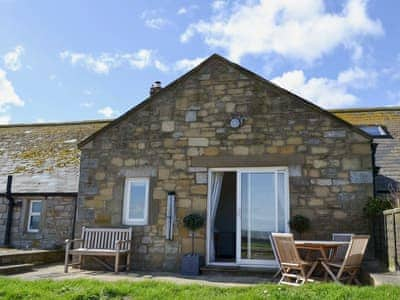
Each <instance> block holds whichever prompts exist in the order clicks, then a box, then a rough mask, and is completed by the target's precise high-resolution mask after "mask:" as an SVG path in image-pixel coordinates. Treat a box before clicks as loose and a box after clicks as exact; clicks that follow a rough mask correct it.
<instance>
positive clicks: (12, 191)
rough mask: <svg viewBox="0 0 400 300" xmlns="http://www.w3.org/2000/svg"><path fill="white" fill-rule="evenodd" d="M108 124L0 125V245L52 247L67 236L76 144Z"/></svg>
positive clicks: (75, 183) (74, 187) (75, 177)
mask: <svg viewBox="0 0 400 300" xmlns="http://www.w3.org/2000/svg"><path fill="white" fill-rule="evenodd" d="M107 123H108V122H107V121H99V122H97V121H96V122H92V121H85V122H77V123H54V124H21V125H2V126H0V246H11V247H16V248H42V249H52V248H57V247H61V246H63V244H64V241H65V239H67V238H71V237H72V233H73V228H74V216H75V207H76V198H77V192H78V178H79V155H80V152H79V149H78V147H77V144H78V141H80V140H82V139H84V138H85V137H87V136H89V135H91V134H92V133H93V132H95V131H97V130H98V129H100V128H101V127H103V126H104V125H106V124H107ZM9 176H12V177H9ZM7 186H8V188H7ZM7 223H8V225H7Z"/></svg>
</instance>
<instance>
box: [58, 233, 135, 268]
mask: <svg viewBox="0 0 400 300" xmlns="http://www.w3.org/2000/svg"><path fill="white" fill-rule="evenodd" d="M75 243H79V247H78V248H73V247H72V246H73V245H74V244H75ZM131 244H132V228H131V227H129V228H127V227H126V228H89V227H85V226H83V227H82V236H81V238H80V239H74V240H66V241H65V265H64V272H65V273H68V266H72V265H75V263H69V255H78V256H79V261H78V263H76V265H79V266H81V264H82V256H86V255H90V256H94V257H96V256H114V257H115V265H114V272H115V273H118V271H119V261H120V256H126V266H125V267H126V271H129V267H130V261H131ZM99 262H101V261H99ZM103 264H104V263H103Z"/></svg>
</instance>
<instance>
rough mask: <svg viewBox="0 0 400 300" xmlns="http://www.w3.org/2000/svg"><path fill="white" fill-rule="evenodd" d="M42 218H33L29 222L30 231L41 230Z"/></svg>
mask: <svg viewBox="0 0 400 300" xmlns="http://www.w3.org/2000/svg"><path fill="white" fill-rule="evenodd" d="M39 224H40V216H31V219H30V221H29V229H31V230H39Z"/></svg>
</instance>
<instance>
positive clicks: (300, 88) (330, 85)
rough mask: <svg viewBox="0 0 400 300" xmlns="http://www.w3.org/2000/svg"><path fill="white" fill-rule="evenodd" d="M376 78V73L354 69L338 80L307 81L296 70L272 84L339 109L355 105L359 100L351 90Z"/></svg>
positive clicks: (317, 79)
mask: <svg viewBox="0 0 400 300" xmlns="http://www.w3.org/2000/svg"><path fill="white" fill-rule="evenodd" d="M375 76H376V74H374V72H367V71H364V70H362V69H359V68H353V69H348V70H345V71H343V72H341V73H339V75H338V76H337V78H336V79H329V78H326V77H315V78H309V79H307V78H306V76H305V75H304V72H303V71H302V70H294V71H290V72H286V73H284V74H282V75H281V76H279V77H276V78H274V79H272V82H274V83H276V84H277V85H279V86H281V87H283V88H285V89H288V90H289V91H291V92H293V93H296V94H298V95H299V96H301V97H303V98H305V99H307V100H310V101H312V102H314V103H315V104H317V105H319V106H321V107H323V108H334V107H335V108H338V107H348V106H352V105H354V104H355V103H356V102H357V101H358V98H357V96H355V95H354V94H352V93H351V91H350V89H351V88H363V87H364V85H362V84H359V83H361V82H365V84H370V83H371V82H373V81H374V80H375Z"/></svg>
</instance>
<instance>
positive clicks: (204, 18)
mask: <svg viewBox="0 0 400 300" xmlns="http://www.w3.org/2000/svg"><path fill="white" fill-rule="evenodd" d="M399 11H400V2H399V1H395V0H385V1H382V0H380V1H378V0H370V1H366V0H343V1H339V0H338V1H330V0H325V1H323V0H279V1H278V0H263V1H252V0H250V1H222V0H217V1H210V2H207V1H123V0H118V1H101V0H86V1H84V0H68V1H61V0H60V1H44V0H37V1H30V0H25V1H22V0H21V1H19V0H0V41H1V42H0V123H3V124H5V123H22V122H24V123H31V122H49V121H72V120H84V119H101V118H113V117H116V116H118V114H120V113H123V112H124V111H126V110H127V109H129V108H130V107H132V106H134V105H136V104H138V103H139V102H140V101H142V100H143V99H144V98H146V96H147V95H148V91H149V87H150V85H151V83H152V82H153V81H155V80H161V81H162V83H163V85H165V84H167V83H168V82H170V81H172V80H174V79H175V78H177V77H178V76H180V75H182V74H183V73H185V72H186V71H187V70H189V69H191V68H192V67H194V66H195V65H196V64H198V63H199V62H200V61H202V60H203V59H204V58H206V57H208V56H209V55H211V54H212V53H219V54H221V55H223V56H225V57H227V58H229V59H231V60H233V61H235V62H238V63H240V64H241V65H243V66H244V67H246V68H248V69H250V70H252V71H254V72H256V73H258V74H260V75H262V76H263V77H265V78H267V79H270V80H272V81H274V82H275V83H277V84H279V85H281V86H283V87H285V88H288V89H290V90H292V91H294V92H296V93H298V94H300V95H302V96H303V97H305V98H307V99H308V100H310V101H313V102H314V103H316V104H318V105H321V106H322V107H324V108H337V107H374V106H394V105H400V39H399V36H400V20H399V19H398V12H399Z"/></svg>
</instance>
